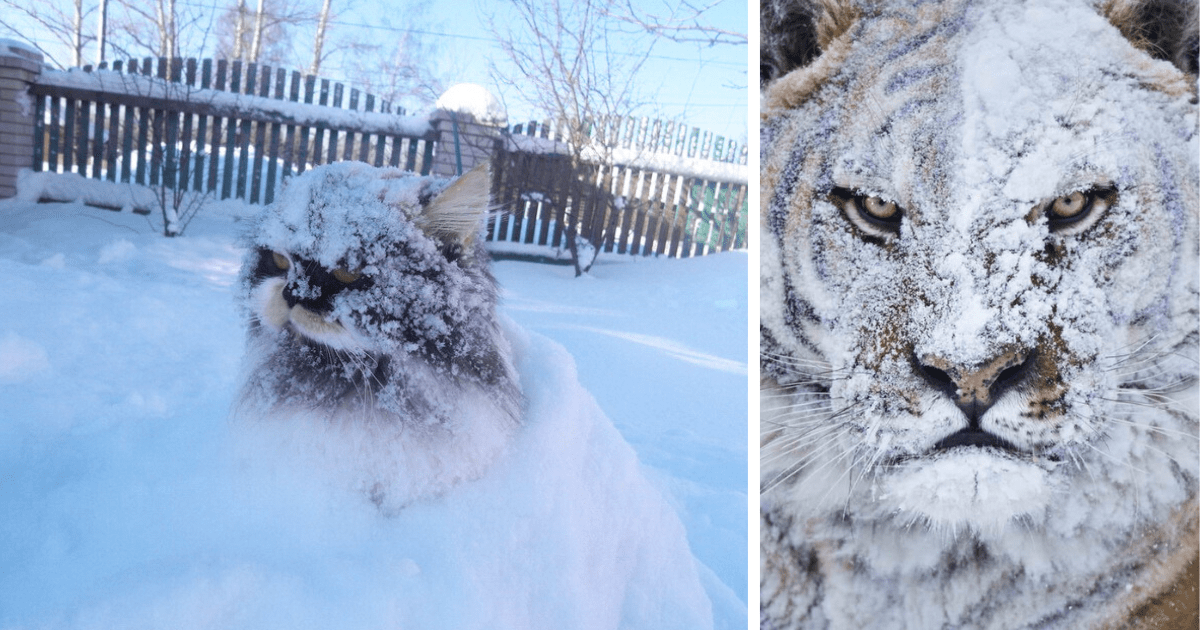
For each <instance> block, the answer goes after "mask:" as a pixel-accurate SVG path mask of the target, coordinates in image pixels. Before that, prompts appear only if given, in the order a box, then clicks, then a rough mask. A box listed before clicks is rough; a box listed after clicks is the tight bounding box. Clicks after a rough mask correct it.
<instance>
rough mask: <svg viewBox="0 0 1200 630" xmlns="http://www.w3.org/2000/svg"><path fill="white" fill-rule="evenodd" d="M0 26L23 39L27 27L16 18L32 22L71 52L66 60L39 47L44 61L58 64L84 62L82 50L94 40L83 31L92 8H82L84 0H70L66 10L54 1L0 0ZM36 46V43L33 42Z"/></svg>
mask: <svg viewBox="0 0 1200 630" xmlns="http://www.w3.org/2000/svg"><path fill="white" fill-rule="evenodd" d="M0 8H2V10H0V29H3V30H4V31H7V32H8V33H10V34H12V35H16V36H18V37H21V38H22V39H26V38H25V37H24V35H25V34H26V33H27V32H28V30H29V27H28V25H27V24H24V23H22V22H20V21H18V20H17V19H12V18H11V17H9V16H19V20H24V21H28V22H32V23H33V24H36V25H38V27H39V28H41V29H42V31H43V32H44V33H45V34H47V35H49V36H50V37H52V38H53V39H54V40H55V41H56V42H57V43H58V44H59V45H61V46H62V47H63V48H64V49H66V50H68V51H70V55H71V56H70V57H69V58H66V59H60V58H56V57H55V56H54V54H53V52H52V51H51V50H47V49H45V48H42V47H40V46H39V47H38V49H39V50H40V51H41V53H42V55H43V56H44V57H45V59H46V61H48V62H50V63H53V64H54V65H57V66H59V67H69V66H81V65H83V49H84V47H86V46H87V45H89V44H90V43H91V42H92V40H93V39H94V38H93V37H92V36H90V35H88V34H87V33H85V32H84V28H83V24H84V21H85V20H87V19H88V18H89V17H90V16H91V13H92V12H93V11H94V10H95V7H85V6H84V2H83V0H71V3H70V6H69V8H68V9H64V7H63V3H62V2H56V1H55V0H0ZM34 45H35V46H36V43H34Z"/></svg>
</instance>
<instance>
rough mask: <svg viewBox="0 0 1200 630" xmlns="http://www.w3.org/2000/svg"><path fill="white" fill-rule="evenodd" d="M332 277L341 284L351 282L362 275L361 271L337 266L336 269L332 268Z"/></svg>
mask: <svg viewBox="0 0 1200 630" xmlns="http://www.w3.org/2000/svg"><path fill="white" fill-rule="evenodd" d="M333 277H334V278H337V281H338V282H341V283H342V284H353V283H354V282H356V281H358V279H359V278H361V277H362V273H361V272H358V271H350V270H349V269H346V268H345V267H338V268H337V269H334V270H333Z"/></svg>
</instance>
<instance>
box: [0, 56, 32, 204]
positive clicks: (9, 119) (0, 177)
mask: <svg viewBox="0 0 1200 630" xmlns="http://www.w3.org/2000/svg"><path fill="white" fill-rule="evenodd" d="M41 75H42V55H41V53H38V52H36V51H34V50H33V49H31V48H26V47H25V46H24V45H22V44H20V43H18V42H14V41H12V40H8V39H0V199H5V198H8V197H12V196H14V195H16V194H17V171H19V170H20V169H23V168H29V167H30V166H32V165H33V123H34V120H33V115H34V104H33V99H32V98H30V96H29V85H30V84H32V83H34V82H36V81H37V80H38V77H40V76H41Z"/></svg>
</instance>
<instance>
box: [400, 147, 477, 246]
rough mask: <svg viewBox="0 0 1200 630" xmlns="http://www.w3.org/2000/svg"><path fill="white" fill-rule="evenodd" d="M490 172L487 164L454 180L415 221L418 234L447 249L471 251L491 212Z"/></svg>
mask: <svg viewBox="0 0 1200 630" xmlns="http://www.w3.org/2000/svg"><path fill="white" fill-rule="evenodd" d="M491 187H492V169H491V165H490V164H489V163H488V162H484V163H483V164H480V165H479V166H476V167H475V168H473V169H471V170H470V171H469V172H468V173H466V174H465V175H462V176H460V177H459V178H458V179H456V180H454V183H452V184H450V185H449V186H448V187H446V189H445V190H443V191H442V192H441V193H440V194H438V196H437V197H434V198H433V199H432V200H431V201H430V202H429V204H428V205H426V206H425V208H424V209H423V210H422V211H421V214H420V215H419V216H417V217H416V218H415V219H414V222H415V223H416V224H417V227H419V228H421V231H423V232H425V233H426V234H429V235H430V236H434V237H436V238H438V239H439V240H441V241H442V242H443V243H445V244H447V245H459V246H461V247H462V248H463V250H464V251H470V250H471V245H472V244H473V243H474V240H475V237H476V235H477V234H478V233H479V226H480V224H481V223H482V221H483V219H484V217H486V216H487V213H488V211H489V210H490V209H491Z"/></svg>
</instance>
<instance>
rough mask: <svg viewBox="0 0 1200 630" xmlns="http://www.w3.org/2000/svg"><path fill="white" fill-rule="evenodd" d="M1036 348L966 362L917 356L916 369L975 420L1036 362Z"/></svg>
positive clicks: (971, 419) (1028, 371) (932, 356)
mask: <svg viewBox="0 0 1200 630" xmlns="http://www.w3.org/2000/svg"><path fill="white" fill-rule="evenodd" d="M1034 354H1035V353H1034V352H1032V351H1024V350H1013V351H1008V352H1004V353H1001V354H1000V355H998V356H996V357H994V358H992V359H990V360H988V361H984V362H982V363H979V364H974V365H969V366H963V365H957V364H955V363H953V362H951V361H947V360H945V359H943V358H941V357H938V356H936V355H925V356H922V357H916V361H915V362H916V366H917V373H918V374H920V375H921V376H922V377H923V378H924V379H925V380H926V381H927V382H929V384H931V385H933V386H934V388H936V389H938V390H940V391H942V392H944V393H945V394H946V395H947V396H949V397H950V399H951V400H953V401H954V404H955V405H957V406H958V408H959V409H960V410H962V412H963V413H964V414H965V415H966V416H967V418H968V419H969V420H970V421H971V422H972V423H975V422H977V421H978V420H979V418H980V417H981V416H983V414H984V413H986V412H987V410H988V409H990V408H991V407H992V405H993V404H995V402H996V400H997V399H999V398H1000V396H1001V395H1002V394H1004V392H1006V391H1008V390H1009V389H1012V388H1013V387H1014V386H1016V385H1018V384H1020V382H1021V381H1022V380H1024V378H1025V376H1026V375H1027V374H1029V373H1030V372H1031V371H1032V369H1033V365H1034V362H1035V358H1036V357H1035V356H1034Z"/></svg>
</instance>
